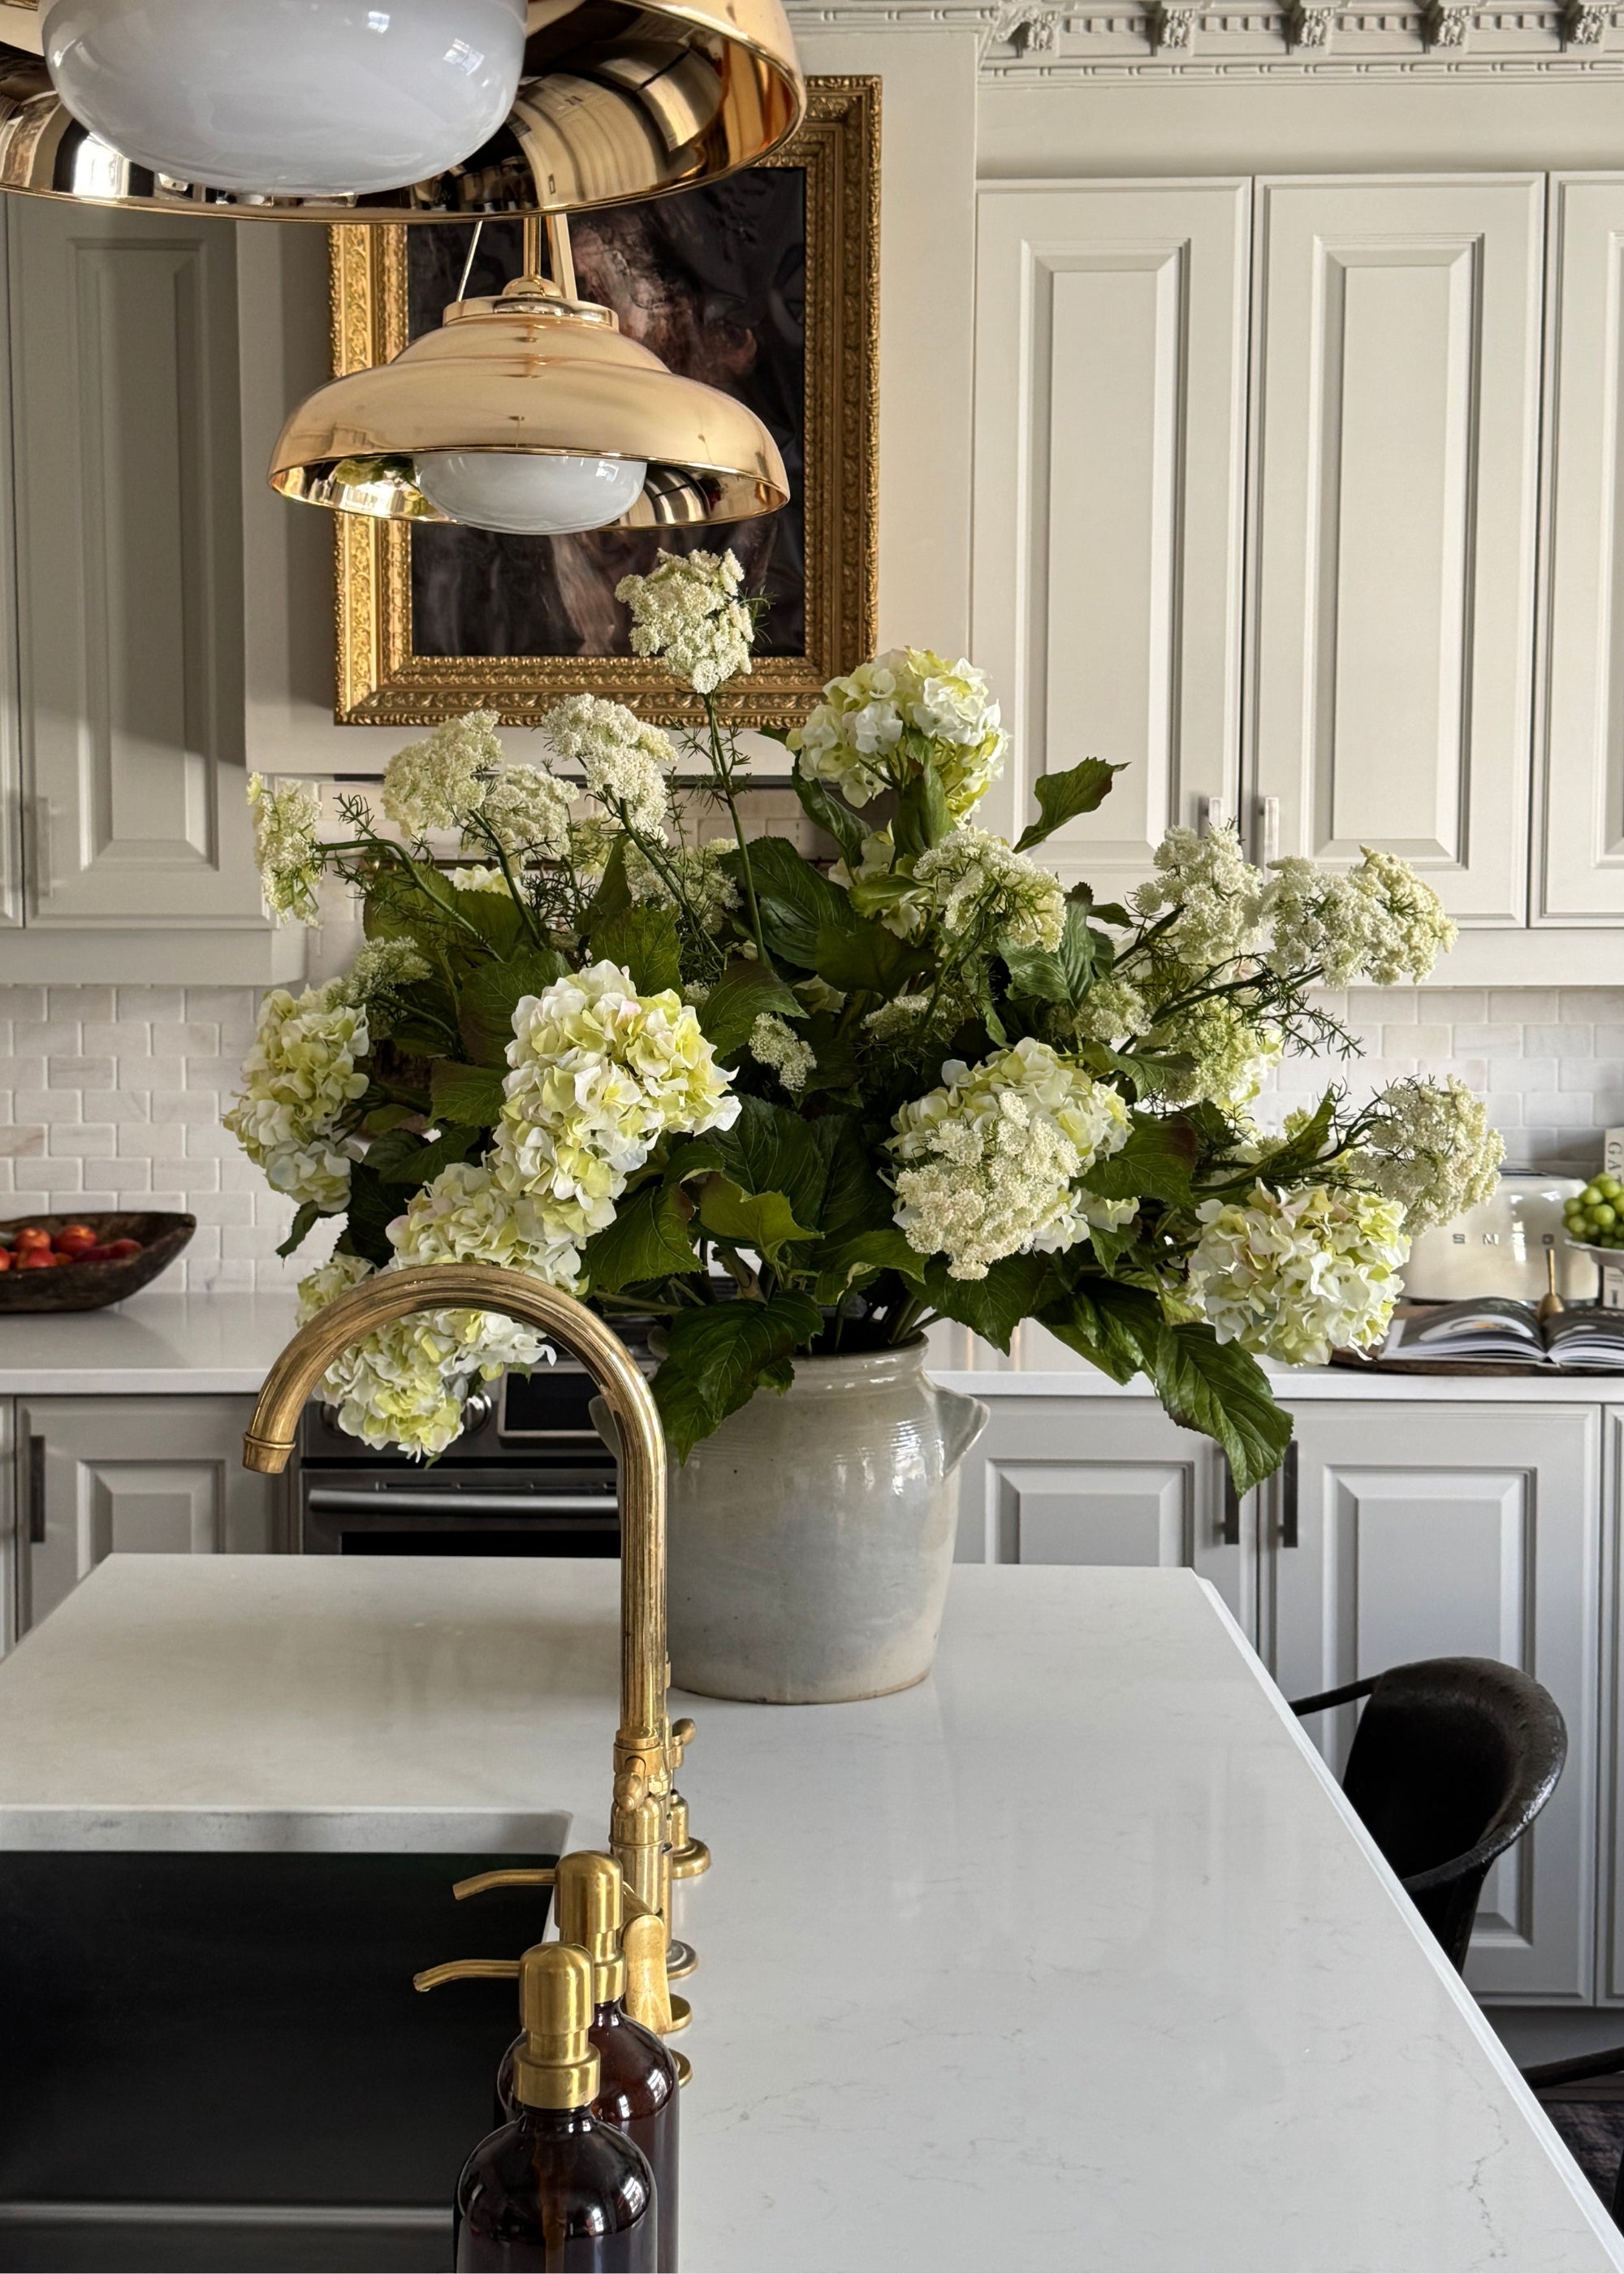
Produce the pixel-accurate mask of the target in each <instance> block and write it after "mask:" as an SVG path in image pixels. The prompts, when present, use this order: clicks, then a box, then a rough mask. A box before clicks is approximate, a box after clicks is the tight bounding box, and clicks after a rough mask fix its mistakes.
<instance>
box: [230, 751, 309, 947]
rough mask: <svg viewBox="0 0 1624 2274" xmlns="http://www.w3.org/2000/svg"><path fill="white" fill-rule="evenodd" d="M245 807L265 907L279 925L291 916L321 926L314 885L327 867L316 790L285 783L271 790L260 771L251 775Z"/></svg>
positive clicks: (294, 783)
mask: <svg viewBox="0 0 1624 2274" xmlns="http://www.w3.org/2000/svg"><path fill="white" fill-rule="evenodd" d="M248 805H249V810H250V811H251V812H252V815H253V833H254V861H255V863H256V864H257V866H258V868H259V887H260V890H261V891H262V892H264V894H265V905H266V907H267V909H268V910H269V912H270V914H271V915H274V917H275V918H276V920H277V922H279V923H280V922H281V921H282V918H283V916H293V917H295V918H296V919H297V922H300V923H302V924H319V923H320V922H321V911H320V908H319V907H318V906H317V904H316V888H317V886H318V885H320V882H321V874H322V870H323V867H324V865H325V862H324V859H323V855H322V851H321V847H320V844H319V843H318V842H317V839H316V832H317V831H318V830H319V829H320V826H321V794H320V791H319V790H317V789H314V788H312V786H311V785H310V784H309V783H308V782H284V783H283V784H282V787H280V788H279V789H273V788H272V787H271V786H270V784H269V783H268V782H267V780H266V779H265V776H264V775H263V774H250V775H249V777H248Z"/></svg>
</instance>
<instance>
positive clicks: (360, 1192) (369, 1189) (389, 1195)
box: [344, 1148, 401, 1265]
mask: <svg viewBox="0 0 1624 2274" xmlns="http://www.w3.org/2000/svg"><path fill="white" fill-rule="evenodd" d="M374 1149H375V1148H374ZM400 1212H401V1195H400V1193H399V1192H398V1191H396V1190H395V1189H394V1188H393V1187H392V1186H388V1185H386V1184H385V1183H384V1181H383V1178H381V1177H380V1176H379V1175H378V1174H377V1173H376V1172H375V1171H374V1170H373V1169H372V1165H371V1162H370V1160H367V1161H357V1163H355V1164H354V1165H353V1167H352V1168H351V1169H350V1205H349V1208H348V1209H347V1210H346V1211H345V1216H344V1241H345V1245H346V1246H348V1247H349V1248H350V1251H351V1253H352V1254H356V1255H364V1256H365V1258H366V1260H367V1261H368V1262H369V1263H376V1264H379V1265H382V1264H385V1263H392V1262H393V1261H395V1249H394V1246H393V1245H392V1243H391V1241H390V1239H389V1226H390V1225H391V1224H393V1223H394V1221H395V1217H396V1216H399V1214H400Z"/></svg>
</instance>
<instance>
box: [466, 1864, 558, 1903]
mask: <svg viewBox="0 0 1624 2274" xmlns="http://www.w3.org/2000/svg"><path fill="white" fill-rule="evenodd" d="M557 1883H558V1872H557V1871H556V1870H554V1869H553V1867H552V1866H551V1865H542V1866H537V1867H535V1868H532V1869H531V1870H529V1871H517V1870H515V1871H476V1872H475V1874H474V1876H473V1878H472V1879H458V1880H457V1881H456V1882H455V1885H454V1886H453V1887H452V1890H451V1892H452V1894H454V1895H455V1897H456V1900H457V1901H458V1902H460V1903H462V1902H466V1901H467V1900H468V1898H469V1896H470V1895H483V1894H488V1893H489V1892H490V1890H491V1889H492V1887H551V1886H556V1885H557Z"/></svg>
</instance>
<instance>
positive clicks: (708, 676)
mask: <svg viewBox="0 0 1624 2274" xmlns="http://www.w3.org/2000/svg"><path fill="white" fill-rule="evenodd" d="M743 581H744V571H743V569H741V567H740V565H739V561H738V559H737V557H736V555H735V554H733V553H722V554H720V555H718V554H717V553H661V554H660V557H659V565H658V568H656V569H654V570H653V571H652V572H651V573H650V575H649V576H622V577H621V579H620V583H619V584H617V585H616V586H615V588H614V597H615V599H617V600H623V601H624V602H625V603H626V605H627V606H628V607H629V608H630V610H631V614H632V653H633V654H634V655H657V656H658V657H660V658H661V659H662V660H663V661H664V663H665V666H666V668H667V670H669V671H670V672H671V673H672V674H673V676H674V677H676V678H678V679H681V680H685V681H687V682H688V685H689V686H690V687H691V688H692V689H694V691H695V694H696V695H710V694H712V693H714V692H715V690H716V689H717V688H718V687H720V686H721V684H722V682H723V681H725V680H728V679H733V678H736V677H738V676H739V675H740V674H742V673H746V672H748V670H749V668H750V644H751V642H752V640H753V638H754V636H755V626H754V625H753V624H752V622H751V621H750V611H749V609H748V607H747V606H745V604H744V602H743V601H742V600H741V599H740V598H739V587H740V585H741V584H742V583H743Z"/></svg>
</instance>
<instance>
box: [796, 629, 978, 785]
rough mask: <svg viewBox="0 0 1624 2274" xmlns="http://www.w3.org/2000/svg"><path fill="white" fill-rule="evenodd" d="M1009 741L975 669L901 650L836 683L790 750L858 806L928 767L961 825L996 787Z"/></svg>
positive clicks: (927, 653)
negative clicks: (795, 752)
mask: <svg viewBox="0 0 1624 2274" xmlns="http://www.w3.org/2000/svg"><path fill="white" fill-rule="evenodd" d="M1008 739H1009V738H1008V736H1007V735H1006V734H1004V728H1003V725H1002V723H1001V714H1000V712H999V709H998V705H997V704H996V703H995V702H994V701H993V700H992V697H991V696H990V694H989V689H988V686H987V681H986V680H985V678H984V677H983V676H982V674H981V673H980V672H979V671H977V670H976V668H975V666H974V664H970V663H966V662H964V661H963V660H962V659H961V660H960V661H959V662H958V663H950V662H949V661H948V660H947V659H946V657H945V656H940V655H936V654H933V653H932V651H930V650H929V648H918V647H904V648H892V649H891V651H889V652H888V653H887V654H884V655H880V656H876V657H875V659H873V661H872V662H870V663H864V664H860V665H859V666H858V667H857V669H856V670H855V671H853V672H852V673H851V674H849V675H848V676H847V677H846V678H845V679H831V681H829V683H828V685H827V686H826V687H825V688H824V689H823V701H822V702H821V703H820V704H817V706H816V709H815V710H814V711H813V712H812V714H811V716H810V717H809V718H808V720H807V722H806V724H805V726H804V727H798V728H797V729H796V730H795V732H794V733H793V734H791V736H790V738H789V747H790V749H792V750H795V751H798V752H799V753H800V756H801V764H802V766H803V767H804V769H805V771H806V772H808V774H810V775H812V776H813V777H814V778H815V779H818V780H820V781H831V782H833V783H834V784H835V785H836V787H838V789H839V791H840V794H841V795H842V796H843V797H845V798H846V800H847V802H849V803H850V804H853V805H857V806H861V805H867V804H868V801H869V799H870V798H872V797H877V796H878V794H879V793H880V792H881V791H882V790H883V789H886V788H896V789H900V788H902V787H906V784H907V783H908V782H909V781H912V780H916V779H918V777H919V776H920V774H921V772H923V770H924V769H925V768H926V767H927V766H929V767H930V768H932V769H933V770H934V771H935V772H936V774H937V775H938V776H939V777H940V779H941V782H942V787H943V790H944V793H945V794H946V798H947V805H948V810H949V812H950V813H951V815H952V816H953V817H954V819H955V820H958V819H959V818H960V817H962V816H963V815H965V814H966V813H968V812H969V811H970V809H971V808H972V807H973V806H974V805H975V804H977V803H978V802H980V800H981V799H982V798H983V797H985V796H986V794H987V792H988V790H989V788H990V787H992V784H993V783H994V781H996V779H997V776H998V773H999V772H1000V770H1001V768H1002V766H1003V764H1004V750H1005V748H1006V747H1007V744H1008Z"/></svg>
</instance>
